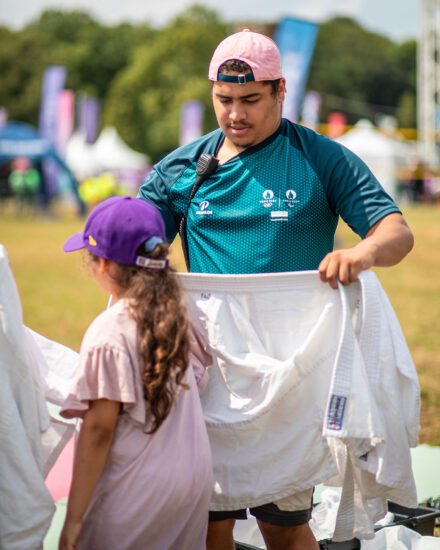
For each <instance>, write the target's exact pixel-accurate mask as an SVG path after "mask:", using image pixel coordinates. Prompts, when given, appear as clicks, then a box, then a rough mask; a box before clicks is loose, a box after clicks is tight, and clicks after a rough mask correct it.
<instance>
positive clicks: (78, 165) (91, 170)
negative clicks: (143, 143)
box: [66, 126, 150, 181]
mask: <svg viewBox="0 0 440 550" xmlns="http://www.w3.org/2000/svg"><path fill="white" fill-rule="evenodd" d="M66 163H67V165H68V166H69V168H70V169H71V170H72V172H73V173H74V174H75V176H76V177H77V178H78V179H79V180H80V181H81V180H83V179H85V178H87V177H92V176H97V175H98V174H100V173H101V172H105V171H111V172H118V171H121V172H123V171H133V172H143V173H145V172H146V171H147V170H148V168H149V166H150V162H149V158H148V156H147V155H143V154H142V153H138V152H137V151H134V150H133V149H131V148H130V147H129V146H128V145H127V144H126V143H124V141H123V140H122V139H121V137H120V136H119V134H118V132H117V130H116V128H114V127H113V126H107V127H106V128H104V129H103V130H102V132H101V133H100V135H99V137H98V139H97V140H96V142H95V143H94V144H93V145H91V144H88V143H86V141H85V137H84V135H83V134H82V133H79V132H76V133H74V134H73V135H72V137H71V138H70V140H69V142H68V143H67V148H66Z"/></svg>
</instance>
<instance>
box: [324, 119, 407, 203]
mask: <svg viewBox="0 0 440 550" xmlns="http://www.w3.org/2000/svg"><path fill="white" fill-rule="evenodd" d="M335 141H338V142H339V143H341V144H342V145H345V147H347V148H348V149H350V150H351V151H353V153H355V154H356V155H358V156H359V157H360V158H361V159H362V160H363V161H364V162H365V163H366V164H367V165H368V167H369V168H370V170H371V171H372V172H373V174H374V175H375V176H376V178H377V179H378V180H379V181H380V183H381V184H382V186H383V188H384V189H385V191H386V192H387V193H388V194H389V195H391V196H392V197H393V198H394V199H395V198H396V195H397V187H398V174H399V169H401V168H402V167H405V166H408V159H409V158H410V157H411V154H412V149H411V146H410V145H409V144H408V143H406V142H404V141H399V140H397V139H393V138H391V137H388V136H386V135H385V134H384V133H382V132H380V131H379V130H377V129H376V128H375V127H374V126H373V124H372V123H371V122H370V121H369V120H365V119H361V120H359V121H358V122H357V123H356V125H355V126H354V127H353V128H352V129H351V130H349V131H348V132H346V133H345V134H343V135H342V136H340V137H339V138H337V139H336V140H335Z"/></svg>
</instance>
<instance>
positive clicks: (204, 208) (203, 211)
mask: <svg viewBox="0 0 440 550" xmlns="http://www.w3.org/2000/svg"><path fill="white" fill-rule="evenodd" d="M196 214H197V215H198V216H206V215H210V214H212V210H209V201H202V202H201V203H200V204H199V209H198V210H196Z"/></svg>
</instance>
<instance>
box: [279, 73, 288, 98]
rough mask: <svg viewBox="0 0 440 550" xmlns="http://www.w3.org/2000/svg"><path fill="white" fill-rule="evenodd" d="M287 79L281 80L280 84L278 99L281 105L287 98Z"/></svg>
mask: <svg viewBox="0 0 440 550" xmlns="http://www.w3.org/2000/svg"><path fill="white" fill-rule="evenodd" d="M286 92H287V89H286V79H285V78H280V83H279V84H278V99H279V100H280V101H281V103H282V102H283V101H284V98H285V97H286Z"/></svg>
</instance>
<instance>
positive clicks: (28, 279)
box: [0, 207, 440, 445]
mask: <svg viewBox="0 0 440 550" xmlns="http://www.w3.org/2000/svg"><path fill="white" fill-rule="evenodd" d="M405 217H406V218H407V220H408V222H409V224H410V226H411V227H412V229H413V231H414V233H415V237H416V246H415V248H414V250H413V252H412V253H411V254H410V255H409V256H408V258H406V259H405V261H404V262H402V263H401V264H400V265H398V266H395V267H393V268H388V269H378V270H377V274H378V276H379V278H380V280H381V282H382V284H383V286H384V288H385V290H386V291H387V293H388V296H389V297H390V300H391V302H392V304H393V306H394V308H395V311H396V313H397V315H398V317H399V320H400V323H401V325H402V328H403V331H404V333H405V335H406V338H407V342H408V345H409V347H410V349H411V352H412V355H413V358H414V361H415V363H416V365H417V369H418V372H419V376H420V383H421V387H422V432H421V441H422V442H424V443H431V444H436V445H439V444H440V338H439V329H440V323H439V321H438V318H439V314H440V277H439V274H438V270H439V268H440V246H439V243H440V210H439V209H437V208H435V207H417V208H415V207H413V208H410V209H408V210H407V211H405ZM82 225H83V222H82V220H79V219H77V218H74V217H73V216H71V215H70V216H68V215H63V216H62V218H56V219H44V218H43V219H42V218H38V217H33V218H32V217H27V218H17V217H15V216H13V215H12V214H6V213H3V214H2V213H0V243H1V244H3V245H4V246H5V247H6V249H7V251H8V254H9V258H10V262H11V266H12V269H13V272H14V276H15V279H16V282H17V286H18V289H19V293H20V296H21V300H22V305H23V315H24V321H25V323H26V324H27V325H28V326H30V327H31V328H33V329H34V330H36V331H38V332H40V333H41V334H44V335H45V336H47V337H48V338H51V339H53V340H56V341H58V342H62V343H64V344H65V345H67V346H69V347H71V348H73V349H76V350H78V349H79V344H80V342H81V338H82V335H83V333H84V331H85V329H86V328H87V326H88V325H89V323H90V322H91V320H92V319H93V318H94V317H95V316H96V315H97V313H98V312H100V311H101V310H102V309H103V308H104V307H105V305H106V303H107V296H106V295H105V294H104V292H103V291H102V290H101V289H100V288H99V287H98V286H97V285H96V283H95V282H94V281H93V280H92V279H91V278H90V277H89V275H88V273H87V269H86V268H85V267H84V266H83V264H82V261H81V259H80V256H81V255H80V254H79V253H75V254H64V253H63V252H62V250H61V247H62V243H63V242H64V241H65V239H66V238H67V237H68V236H70V235H71V234H72V233H74V232H75V231H79V230H80V229H81V228H82ZM339 237H340V239H341V242H343V243H344V245H347V246H348V245H350V244H352V243H354V242H355V241H356V237H355V236H353V235H352V234H351V232H350V231H349V230H347V228H345V227H343V226H342V227H341V228H340V231H339ZM172 250H173V251H172V258H171V259H172V263H173V265H174V266H175V267H176V268H177V269H179V270H181V269H183V265H184V264H183V259H182V255H181V252H180V250H179V245H178V243H176V245H174V247H173V249H172Z"/></svg>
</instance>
